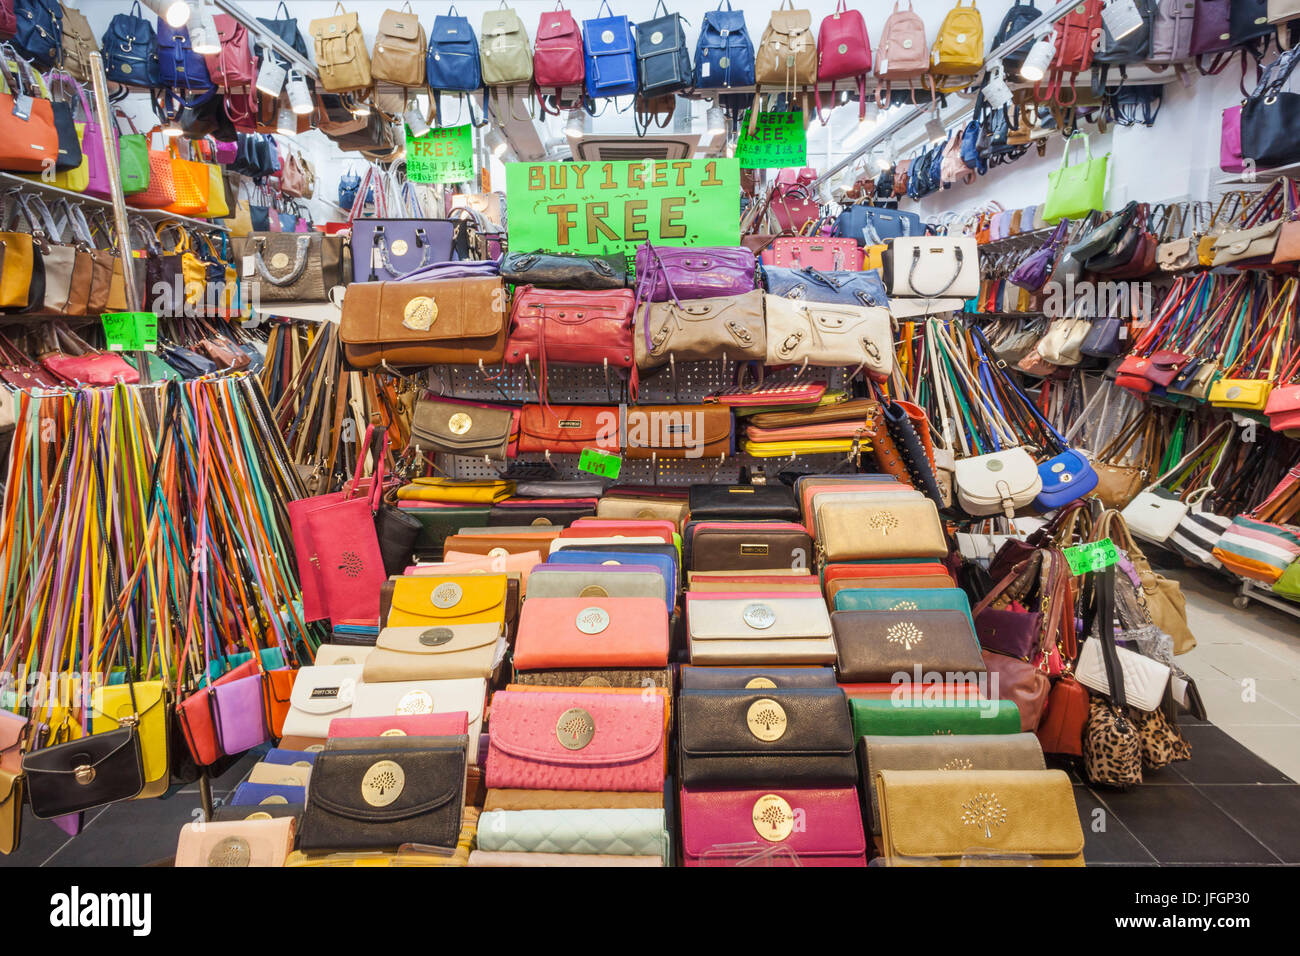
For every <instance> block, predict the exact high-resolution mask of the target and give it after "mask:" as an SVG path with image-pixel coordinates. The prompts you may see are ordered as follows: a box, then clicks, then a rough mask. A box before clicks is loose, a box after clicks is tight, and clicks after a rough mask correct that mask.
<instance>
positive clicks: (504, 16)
mask: <svg viewBox="0 0 1300 956" xmlns="http://www.w3.org/2000/svg"><path fill="white" fill-rule="evenodd" d="M480 33H481V34H482V37H483V42H482V45H481V46H480V48H479V53H480V56H481V59H482V69H483V85H484V86H507V87H508V86H515V85H521V86H525V87H526V86H527V85H528V84H529V82H530V81H531V80H532V78H533V51H532V49H531V48H530V47H529V45H528V29H527V28H526V27H525V26H524V23H523V21H522V20H521V19H520V18H519V15H518V14H517V13H515V11H514V10H511V9H510V8H509V7H505V6H503V7H502V8H501V9H499V10H487V11H485V12H484V13H483V21H482V26H481V29H480Z"/></svg>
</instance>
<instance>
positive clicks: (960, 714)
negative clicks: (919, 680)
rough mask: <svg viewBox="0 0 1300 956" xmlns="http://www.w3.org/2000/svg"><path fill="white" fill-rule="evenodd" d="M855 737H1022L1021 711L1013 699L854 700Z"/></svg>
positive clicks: (852, 708) (851, 705)
mask: <svg viewBox="0 0 1300 956" xmlns="http://www.w3.org/2000/svg"><path fill="white" fill-rule="evenodd" d="M849 710H850V711H851V712H852V714H853V737H854V739H857V738H859V737H916V736H925V737H931V736H933V735H935V734H1018V733H1020V709H1019V708H1018V707H1016V705H1015V702H1014V701H1010V700H975V701H966V700H958V701H944V702H943V703H939V702H938V701H911V700H902V701H895V700H891V699H890V698H888V697H853V698H850V699H849Z"/></svg>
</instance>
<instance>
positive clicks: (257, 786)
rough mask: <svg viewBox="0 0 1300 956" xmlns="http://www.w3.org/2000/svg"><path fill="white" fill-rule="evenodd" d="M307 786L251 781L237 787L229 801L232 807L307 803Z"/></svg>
mask: <svg viewBox="0 0 1300 956" xmlns="http://www.w3.org/2000/svg"><path fill="white" fill-rule="evenodd" d="M306 800H307V788H306V787H304V786H301V785H300V784H285V783H249V782H248V781H245V782H244V783H241V784H240V785H239V786H237V787H235V789H234V792H233V793H231V795H230V800H229V801H228V802H229V804H230V805H231V806H232V807H254V806H261V805H264V804H289V803H305V802H306Z"/></svg>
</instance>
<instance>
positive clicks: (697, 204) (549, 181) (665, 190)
mask: <svg viewBox="0 0 1300 956" xmlns="http://www.w3.org/2000/svg"><path fill="white" fill-rule="evenodd" d="M506 211H507V215H508V216H509V220H510V248H511V249H516V250H519V251H521V252H533V251H534V250H539V249H540V250H543V251H545V252H576V253H589V254H590V253H597V254H602V255H604V254H610V253H623V254H630V253H633V252H635V250H636V247H637V246H639V245H641V244H642V243H645V242H651V243H654V244H658V245H665V246H738V245H740V164H739V163H738V162H737V161H736V160H734V159H680V160H674V159H667V160H651V159H647V160H641V161H635V162H589V163H588V162H579V163H572V162H570V163H507V164H506Z"/></svg>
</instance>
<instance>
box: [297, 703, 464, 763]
mask: <svg viewBox="0 0 1300 956" xmlns="http://www.w3.org/2000/svg"><path fill="white" fill-rule="evenodd" d="M468 734H469V714H468V713H467V712H466V711H463V710H458V711H447V712H444V713H441V714H394V715H392V716H388V717H340V718H339V719H338V720H331V721H330V739H337V738H339V737H459V736H462V735H468ZM308 756H309V757H311V758H312V760H313V762H314V761H315V757H316V755H315V754H308Z"/></svg>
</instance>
